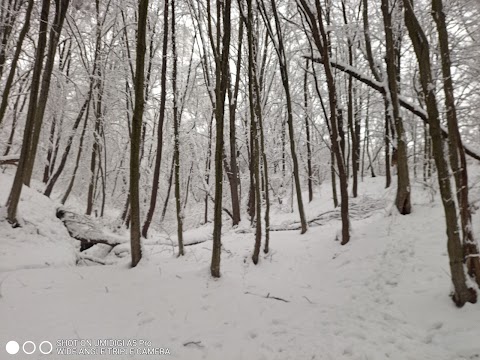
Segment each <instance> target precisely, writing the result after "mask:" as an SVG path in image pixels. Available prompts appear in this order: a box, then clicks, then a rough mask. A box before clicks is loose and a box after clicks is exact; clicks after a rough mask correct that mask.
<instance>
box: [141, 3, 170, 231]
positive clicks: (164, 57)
mask: <svg viewBox="0 0 480 360" xmlns="http://www.w3.org/2000/svg"><path fill="white" fill-rule="evenodd" d="M168 3H169V2H168V0H165V3H164V8H163V21H164V22H163V45H162V75H161V79H160V84H161V87H162V92H161V94H160V109H159V120H158V128H157V131H158V133H157V154H156V158H155V168H154V170H153V183H152V193H151V195H150V207H149V208H148V212H147V215H146V217H145V222H144V223H143V228H142V236H143V237H145V238H146V237H147V235H148V229H149V228H150V224H151V223H152V219H153V214H154V213H155V207H156V205H157V197H158V186H159V181H160V166H161V163H162V149H163V123H164V122H165V103H166V98H167V52H168V5H169V4H168Z"/></svg>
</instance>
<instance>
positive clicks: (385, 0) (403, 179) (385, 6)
mask: <svg viewBox="0 0 480 360" xmlns="http://www.w3.org/2000/svg"><path fill="white" fill-rule="evenodd" d="M382 13H383V25H384V31H385V42H386V49H387V53H386V62H387V75H388V88H389V90H390V91H389V94H387V98H388V97H390V99H389V100H390V101H389V103H390V105H391V106H392V109H391V112H392V114H393V119H394V123H395V128H396V135H397V136H396V140H397V146H396V149H395V150H396V155H397V164H396V165H397V174H398V175H397V178H398V183H397V197H396V199H395V205H396V206H397V209H398V211H399V212H400V214H402V215H406V214H410V212H411V211H412V205H411V202H410V177H409V173H408V158H407V144H406V141H405V130H404V128H403V120H402V118H401V117H400V105H399V101H398V95H399V89H398V83H397V75H398V70H397V64H396V49H395V41H394V37H393V25H392V15H391V13H392V10H391V9H390V5H389V0H382ZM388 111H390V109H388ZM387 125H388V123H387Z"/></svg>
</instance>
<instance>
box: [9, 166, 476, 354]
mask: <svg viewBox="0 0 480 360" xmlns="http://www.w3.org/2000/svg"><path fill="white" fill-rule="evenodd" d="M0 181H2V183H1V186H0V188H1V189H6V188H7V189H8V188H9V184H8V178H7V177H5V176H3V175H2V177H0ZM472 181H474V182H475V181H477V183H478V179H476V178H475V177H473V178H472ZM383 187H384V179H383V178H381V177H377V178H375V179H365V182H364V183H361V184H360V194H361V195H360V198H359V199H358V200H356V201H354V204H357V205H358V206H360V204H364V206H363V207H357V209H360V210H359V211H357V213H356V214H357V216H355V219H354V220H353V221H352V229H353V236H352V239H351V242H350V243H349V244H348V245H346V246H341V245H340V244H339V242H338V241H335V237H336V234H337V233H338V230H339V227H340V222H339V221H338V220H335V219H331V220H330V221H328V222H327V223H325V224H323V225H322V226H316V227H311V228H310V230H309V231H308V232H307V233H306V234H305V235H300V234H299V233H298V231H276V232H272V233H271V251H270V253H269V254H267V255H265V254H263V253H262V256H261V260H260V262H259V265H257V266H255V265H253V263H252V262H251V259H250V256H251V252H252V249H253V242H254V239H253V234H252V233H248V232H247V233H244V232H241V231H238V229H237V230H230V229H229V223H228V222H226V226H225V233H224V235H223V245H224V249H223V251H222V264H221V268H222V277H221V278H220V279H218V280H214V279H212V278H211V277H210V276H209V264H210V258H211V241H210V239H211V237H210V231H211V227H209V226H206V227H204V228H201V229H198V230H193V231H190V232H189V233H188V235H187V237H188V238H189V242H195V241H194V240H195V239H200V240H206V241H205V242H203V243H200V244H197V245H192V246H188V247H186V256H185V257H183V258H176V251H177V249H176V247H174V246H172V245H170V244H169V242H168V241H165V239H169V237H168V236H166V237H164V238H163V239H160V240H158V241H156V240H155V239H151V240H149V241H148V242H147V243H146V244H145V246H144V251H145V255H146V257H145V259H144V260H143V261H142V262H141V263H140V265H139V266H138V267H137V268H135V269H129V268H128V258H129V256H124V257H121V258H119V257H118V256H117V255H119V254H120V255H121V254H123V255H125V254H127V251H128V246H127V245H128V244H121V245H118V246H117V247H119V249H120V250H122V248H123V251H118V252H117V253H115V252H112V253H110V254H109V255H108V256H107V257H106V260H108V261H109V262H108V263H114V265H110V266H72V265H73V264H74V263H75V251H74V250H72V249H73V246H72V241H71V240H70V239H69V237H68V232H66V230H65V229H64V228H62V225H61V222H60V221H59V220H57V219H56V218H55V215H54V213H55V204H53V203H51V202H50V201H49V200H46V199H45V198H43V197H42V196H41V195H38V194H36V193H35V192H34V191H33V190H28V191H26V192H24V194H25V197H24V203H26V202H27V201H28V204H29V207H27V206H23V207H21V208H20V212H21V214H22V216H23V217H24V218H25V219H26V220H28V221H30V222H32V224H31V225H30V224H28V223H26V224H25V227H24V228H22V229H10V228H9V226H8V224H6V223H1V224H0V231H1V232H0V268H1V269H2V270H4V271H3V272H2V273H0V340H1V343H2V344H6V343H7V342H8V341H10V340H15V341H17V342H19V343H20V344H23V343H24V342H25V341H27V340H30V341H33V342H35V343H36V344H40V342H42V341H44V340H48V341H50V342H51V343H52V344H53V345H54V346H53V352H52V354H50V355H41V354H39V352H38V350H37V351H36V352H35V353H34V354H33V355H29V356H26V355H20V354H17V355H15V356H11V355H8V354H7V353H6V352H5V351H4V345H2V348H1V349H0V360H4V359H5V360H7V359H10V358H11V359H14V358H18V359H24V358H25V359H52V360H53V359H54V360H59V359H62V358H64V359H71V360H75V359H105V360H116V359H118V360H121V359H134V360H146V359H160V358H164V357H165V358H172V359H185V360H195V359H208V360H215V359H222V360H237V359H238V360H240V359H248V360H256V359H259V360H260V359H265V360H267V359H279V360H280V359H292V360H310V359H316V360H318V359H332V360H339V359H358V360H384V359H398V360H407V359H411V360H424V359H425V360H427V359H435V360H466V359H478V358H480V330H479V324H480V305H479V304H477V305H466V306H464V307H463V308H461V309H458V308H456V307H455V306H454V304H453V302H452V301H451V300H450V298H449V297H448V294H449V291H450V286H451V285H450V278H449V267H448V257H447V254H446V236H445V225H444V220H443V210H442V208H441V206H440V204H439V199H438V195H436V196H435V201H433V202H431V199H430V190H429V189H428V188H426V189H424V187H423V186H422V185H420V184H415V183H414V184H413V185H412V188H413V192H414V193H413V209H414V210H413V213H412V214H411V215H409V216H401V215H398V214H397V213H396V212H395V211H391V209H390V208H391V204H392V200H393V198H394V195H395V191H394V188H393V189H390V190H384V189H383ZM474 190H475V191H477V193H474V194H473V197H474V196H475V195H478V189H477V188H475V189H474ZM1 195H2V198H1V199H0V201H1V202H4V200H5V199H4V198H5V197H6V195H5V194H1ZM316 195H317V198H316V199H315V201H314V202H313V203H312V204H309V205H308V207H307V211H308V214H309V217H310V218H313V217H315V216H316V215H318V214H320V213H323V212H325V211H329V210H332V202H331V194H330V189H329V184H324V185H322V187H321V188H320V190H319V192H318V193H317V194H316ZM477 197H478V196H477ZM365 204H373V205H372V206H371V210H368V208H369V207H368V206H365ZM378 204H382V207H379V206H378ZM38 209H41V211H38ZM369 211H370V212H371V213H369ZM367 215H368V216H367ZM289 220H290V222H293V221H294V220H297V219H296V214H295V213H293V214H285V213H281V212H280V211H275V214H274V216H273V219H272V223H273V224H277V225H281V224H286V223H288V221H289ZM474 225H475V228H476V229H480V216H479V215H478V214H476V215H475V224H474ZM37 228H38V229H39V232H38V234H37V233H35V231H34V229H37ZM243 228H245V225H244V226H243ZM477 233H478V232H477ZM22 236H23V237H25V238H24V239H22ZM172 238H173V236H172ZM17 245H18V246H17ZM127 255H128V254H127ZM49 257H50V258H49ZM48 259H50V260H48ZM47 262H48V264H46V263H47ZM32 267H36V268H35V269H31V268H32ZM40 267H41V268H40ZM65 339H72V340H77V341H78V342H77V344H76V346H75V345H72V346H70V349H73V348H76V351H77V352H80V351H81V350H82V349H86V350H92V349H94V347H89V346H88V344H85V343H81V340H91V341H92V345H95V341H96V340H99V339H122V340H128V339H132V340H133V339H135V340H137V341H140V340H142V341H146V342H147V344H145V343H142V344H140V342H138V343H137V347H135V348H134V347H131V348H127V347H123V349H124V350H126V351H127V352H128V353H129V351H130V349H133V352H134V354H133V355H129V354H124V355H111V354H110V355H109V354H108V350H106V352H105V354H104V355H68V356H67V355H57V351H59V350H61V349H62V347H60V346H59V347H57V346H56V345H57V341H59V340H65ZM123 345H128V344H123ZM144 348H148V349H150V350H151V351H152V349H154V348H164V349H166V348H168V351H169V352H170V355H165V356H163V355H157V356H154V355H141V353H142V349H144ZM95 349H96V350H97V351H98V352H99V351H100V348H95ZM137 350H138V351H139V353H140V354H135V352H136V351H137ZM20 352H22V350H21V349H20ZM22 356H23V357H22Z"/></svg>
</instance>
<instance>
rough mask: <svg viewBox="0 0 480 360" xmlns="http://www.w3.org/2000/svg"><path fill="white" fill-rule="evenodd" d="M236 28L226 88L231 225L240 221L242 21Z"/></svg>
mask: <svg viewBox="0 0 480 360" xmlns="http://www.w3.org/2000/svg"><path fill="white" fill-rule="evenodd" d="M238 26H239V30H238V52H237V64H236V71H235V84H234V87H233V92H232V90H231V88H230V87H229V89H228V99H229V126H230V133H229V135H230V166H229V171H227V176H228V181H229V183H230V194H231V197H232V216H233V218H232V225H233V226H236V225H238V224H239V223H240V220H241V218H240V199H239V196H238V190H239V189H238V187H239V182H240V178H239V171H238V164H237V136H236V126H235V119H236V110H237V101H238V91H239V88H240V71H241V64H242V39H243V21H239V25H238Z"/></svg>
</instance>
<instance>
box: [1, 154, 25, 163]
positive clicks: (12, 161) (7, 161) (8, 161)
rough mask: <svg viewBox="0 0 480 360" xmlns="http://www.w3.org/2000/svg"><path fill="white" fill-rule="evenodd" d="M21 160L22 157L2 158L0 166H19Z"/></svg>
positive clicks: (10, 156) (8, 156)
mask: <svg viewBox="0 0 480 360" xmlns="http://www.w3.org/2000/svg"><path fill="white" fill-rule="evenodd" d="M19 160H20V155H6V156H0V166H1V165H18V161H19Z"/></svg>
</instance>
